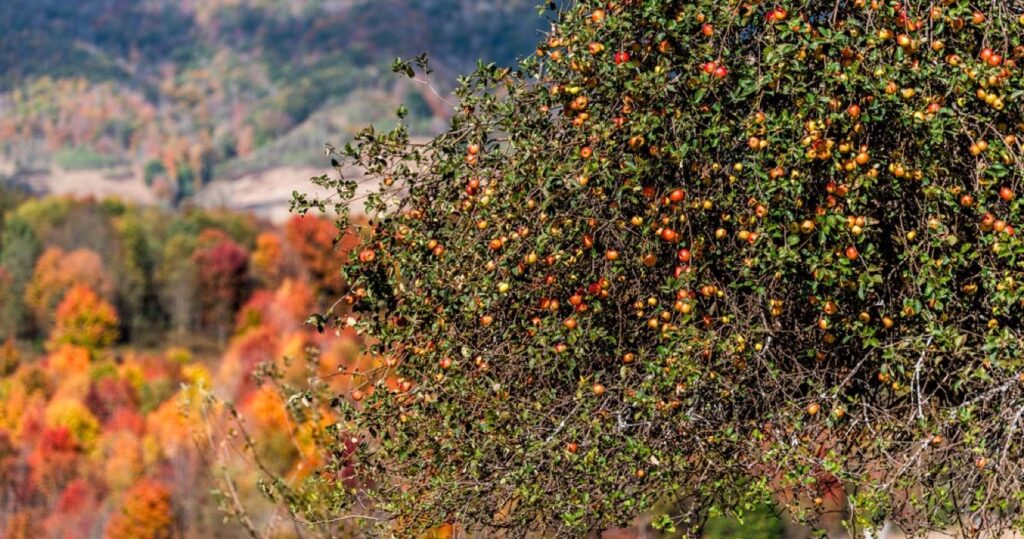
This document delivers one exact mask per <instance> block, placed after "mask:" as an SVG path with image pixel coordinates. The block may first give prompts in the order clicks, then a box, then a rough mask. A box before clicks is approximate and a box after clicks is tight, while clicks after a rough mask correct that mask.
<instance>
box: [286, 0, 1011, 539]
mask: <svg viewBox="0 0 1024 539" xmlns="http://www.w3.org/2000/svg"><path fill="white" fill-rule="evenodd" d="M1020 7H1021V6H1020V5H1019V4H1018V3H1016V2H984V3H977V2H967V1H964V0H944V1H936V2H918V1H890V0H852V1H847V0H828V1H824V0H782V1H780V2H777V3H774V2H758V1H735V0H715V1H711V0H693V1H687V2H683V1H669V0H618V1H612V2H597V1H592V0H587V1H584V0H580V1H577V2H571V3H568V5H565V6H562V7H561V8H560V10H559V11H558V12H557V14H556V15H555V16H554V22H553V25H552V30H551V33H550V34H549V36H548V37H547V38H546V40H545V41H544V42H543V43H541V44H540V45H539V46H538V48H537V51H536V55H535V56H533V57H531V58H528V59H526V60H525V61H523V62H522V64H521V65H520V66H519V68H518V69H501V68H498V67H495V66H490V65H486V66H481V68H480V69H479V70H478V71H477V72H476V73H475V74H474V75H472V76H470V77H468V78H466V79H465V80H464V81H463V84H462V86H461V88H460V90H459V92H458V99H459V100H460V102H459V105H458V106H459V107H460V110H459V112H458V114H457V115H456V116H455V118H454V120H453V122H452V125H451V128H450V130H449V131H447V132H446V133H444V134H442V135H440V136H438V137H437V138H435V139H433V140H431V141H429V142H427V143H425V144H414V143H412V142H410V140H409V139H408V137H407V136H406V133H405V131H404V130H403V129H402V128H401V127H399V128H398V129H396V130H395V131H393V132H387V133H380V132H373V131H367V132H364V133H363V134H361V135H360V136H359V137H358V138H357V140H356V141H355V142H354V143H353V144H351V145H349V146H348V147H346V148H345V149H344V150H343V151H339V152H338V153H337V154H335V155H334V157H335V158H336V159H338V160H339V162H338V167H339V170H341V171H342V172H346V171H347V168H346V167H356V168H359V169H360V170H361V172H363V173H366V174H368V175H369V176H370V177H372V178H375V179H378V180H380V182H381V190H380V192H379V193H374V194H372V195H370V196H368V197H367V200H366V209H367V212H368V214H369V215H371V217H372V219H373V221H371V228H372V234H371V235H369V236H368V238H369V239H368V240H367V242H366V244H365V245H364V246H363V247H362V248H361V250H359V249H357V252H358V256H353V257H352V258H351V260H350V261H349V263H348V264H347V265H346V266H345V267H344V270H343V273H344V275H345V277H346V281H347V282H348V283H349V293H348V294H347V295H346V296H344V298H342V299H343V300H344V302H342V303H341V304H340V306H339V310H336V311H334V313H333V314H334V315H336V316H333V317H332V316H316V317H314V320H315V321H317V322H320V323H323V322H326V321H328V320H334V322H335V323H337V324H339V325H352V326H355V327H356V328H357V329H358V330H359V331H360V332H361V333H362V334H363V335H366V336H368V337H369V338H370V339H369V340H368V341H367V342H370V343H372V349H373V352H374V353H376V354H380V355H382V356H384V357H386V358H388V361H387V362H386V363H385V364H383V365H382V366H381V367H380V368H379V369H375V370H373V371H367V372H363V373H361V374H359V375H358V376H357V379H358V380H359V381H360V383H359V384H357V385H356V389H354V390H353V391H352V392H351V393H349V394H345V395H342V396H341V397H342V398H338V399H335V400H334V402H333V405H334V406H336V407H337V408H339V409H340V410H341V411H342V412H343V413H344V416H345V418H346V420H345V422H343V423H342V424H340V425H339V427H340V430H339V432H342V433H343V434H339V435H338V436H339V437H338V438H337V439H338V440H342V439H343V440H344V444H347V445H342V442H340V441H339V442H335V445H337V446H339V447H337V448H335V449H336V450H337V451H335V452H334V453H333V454H334V455H343V457H337V458H336V459H334V460H333V461H329V462H328V467H331V466H334V467H338V466H343V465H344V466H350V465H352V466H355V470H356V471H355V472H354V473H355V474H356V477H359V478H361V480H360V481H355V482H354V481H352V480H351V479H352V477H353V476H352V475H351V474H352V471H351V469H348V468H347V469H348V470H349V471H348V472H347V473H346V474H342V476H344V477H345V478H346V480H347V482H346V485H347V486H342V485H340V484H339V485H337V488H336V490H335V492H336V493H337V494H339V496H338V497H337V498H334V499H332V500H334V501H336V502H337V506H331V507H322V506H320V507H315V506H309V505H305V506H303V507H298V508H297V509H298V510H299V512H301V513H304V514H306V515H308V516H310V518H315V517H318V516H319V517H323V516H325V514H330V513H344V512H345V511H348V510H354V509H351V507H354V504H358V505H359V506H360V507H362V506H364V505H365V504H367V503H369V504H372V507H373V508H375V511H376V512H375V513H374V514H375V515H377V517H376V518H383V519H384V520H383V522H385V523H387V524H388V525H394V526H395V528H393V529H398V530H401V531H400V534H401V535H411V534H412V533H413V532H415V531H418V530H423V529H428V528H433V527H437V526H440V525H442V524H444V523H446V522H447V523H453V524H455V525H457V526H460V527H462V529H466V530H470V531H473V530H476V531H485V532H487V533H493V532H495V531H496V530H495V528H500V529H503V530H506V532H507V533H509V534H510V535H512V536H520V534H521V533H523V532H525V531H542V530H543V531H546V532H548V533H555V534H560V535H582V534H584V533H585V532H587V531H593V530H600V529H606V528H609V527H613V526H616V525H623V524H627V523H628V522H630V521H631V519H632V518H634V517H635V516H636V515H638V514H642V513H644V512H651V511H653V512H654V513H653V514H654V515H655V517H654V519H653V523H654V525H655V526H656V527H661V528H671V527H674V528H676V529H696V528H698V527H699V526H700V524H701V523H702V522H703V520H704V519H705V518H706V517H707V516H708V515H709V514H712V513H715V512H723V511H724V512H727V513H737V512H741V511H743V510H744V509H746V508H749V507H751V506H753V505H756V504H757V503H759V502H770V503H774V504H778V505H779V506H780V507H784V508H786V509H788V510H789V512H790V515H791V516H793V517H794V518H797V519H799V520H804V521H807V522H811V523H813V522H815V521H816V519H817V517H818V516H820V514H822V513H824V512H826V511H833V512H834V511H837V510H838V511H840V512H842V513H843V515H844V518H845V519H847V520H848V524H847V526H848V527H850V528H853V529H855V530H861V529H865V528H874V527H880V526H881V525H882V524H883V523H884V522H886V521H891V522H893V523H895V524H897V525H899V526H901V527H902V528H903V529H904V530H905V531H907V532H909V533H920V532H923V531H925V530H928V529H940V530H946V531H950V532H952V533H956V534H959V535H964V536H973V535H976V534H977V533H979V531H981V530H993V529H1003V528H1005V527H1008V526H1016V527H1017V528H1018V529H1019V528H1022V527H1024V513H1022V507H1021V503H1022V501H1024V499H1022V497H1024V494H1022V493H1024V486H1022V485H1021V481H1022V478H1024V469H1022V464H1024V424H1022V415H1024V355H1022V350H1024V340H1022V331H1024V327H1022V322H1024V320H1022V318H1021V313H1022V304H1024V288H1022V286H1024V274H1022V267H1024V266H1022V262H1021V260H1022V258H1021V257H1022V255H1024V243H1022V242H1021V240H1020V239H1019V238H1018V237H1017V236H1016V234H1015V227H1016V226H1019V224H1020V221H1021V217H1022V207H1021V202H1020V199H1018V198H1017V194H1018V193H1021V192H1024V191H1022V189H1024V186H1022V185H1021V181H1022V168H1021V164H1020V159H1021V146H1020V139H1019V137H1020V132H1021V130H1022V129H1024V124H1022V120H1024V118H1022V112H1021V111H1022V109H1021V102H1020V98H1021V95H1022V93H1024V92H1022V84H1021V83H1022V77H1021V75H1022V71H1021V66H1019V65H1018V62H1020V61H1022V60H1024V45H1022V43H1021V38H1022V36H1024V17H1022V15H1021V9H1020ZM396 67H397V68H399V70H401V71H405V72H407V73H408V74H410V75H413V74H414V73H415V67H417V66H414V65H410V64H402V63H399V64H398V65H396ZM418 67H423V66H418ZM320 182H321V183H325V184H327V185H329V186H331V187H334V188H336V189H337V191H338V197H337V198H335V199H333V200H314V199H311V198H306V197H301V196H300V197H299V199H298V201H297V202H298V205H299V206H300V207H302V208H307V209H308V208H312V207H320V208H321V209H323V208H324V207H325V206H327V205H329V204H334V205H335V207H336V209H339V210H341V211H342V213H343V214H344V213H345V212H346V211H347V210H348V209H349V208H348V206H349V205H355V204H353V203H355V202H356V201H357V199H358V198H359V197H361V196H362V195H359V197H357V195H356V189H355V184H354V182H352V181H350V180H348V179H346V178H345V176H344V174H343V175H342V177H340V178H338V179H329V178H322V179H320ZM356 210H358V208H356ZM342 220H343V221H344V218H343V219H342ZM342 224H344V223H342ZM344 305H350V306H351V307H349V308H347V309H344V310H343V309H342V308H341V306H344ZM353 440H358V441H359V447H358V449H357V450H356V451H355V454H354V455H352V454H350V453H351V442H352V441H353ZM320 477H324V476H320ZM332 503H333V502H332ZM488 530H489V531H488Z"/></svg>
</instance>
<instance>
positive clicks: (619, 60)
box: [615, 51, 629, 65]
mask: <svg viewBox="0 0 1024 539" xmlns="http://www.w3.org/2000/svg"><path fill="white" fill-rule="evenodd" d="M628 61H629V53H628V52H626V51H618V52H616V53H615V64H616V65H618V64H624V63H626V62H628Z"/></svg>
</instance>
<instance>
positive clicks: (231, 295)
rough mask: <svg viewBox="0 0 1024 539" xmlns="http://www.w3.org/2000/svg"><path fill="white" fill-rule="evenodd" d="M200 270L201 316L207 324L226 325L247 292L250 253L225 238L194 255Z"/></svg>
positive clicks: (197, 270)
mask: <svg viewBox="0 0 1024 539" xmlns="http://www.w3.org/2000/svg"><path fill="white" fill-rule="evenodd" d="M192 261H193V263H194V264H195V267H196V272H197V276H196V277H197V284H198V289H199V301H200V304H201V306H202V319H203V323H204V325H206V326H207V327H223V326H225V325H227V324H229V323H230V317H231V315H232V313H234V312H235V309H237V308H238V306H239V304H240V303H241V302H242V299H243V297H244V295H245V287H246V274H247V272H248V267H249V255H248V253H246V251H245V249H243V248H242V247H241V246H239V245H238V244H237V243H235V242H233V241H231V240H230V239H227V238H224V239H221V240H220V241H219V242H217V243H215V244H213V245H212V246H210V247H204V248H200V249H197V250H196V251H195V253H194V254H193V255H192Z"/></svg>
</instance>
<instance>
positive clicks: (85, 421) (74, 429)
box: [45, 398, 100, 450]
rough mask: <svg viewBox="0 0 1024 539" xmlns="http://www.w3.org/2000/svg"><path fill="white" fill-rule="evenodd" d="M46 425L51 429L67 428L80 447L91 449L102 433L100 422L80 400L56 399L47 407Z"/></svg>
mask: <svg viewBox="0 0 1024 539" xmlns="http://www.w3.org/2000/svg"><path fill="white" fill-rule="evenodd" d="M45 418H46V424H47V425H50V426H51V427H66V428H67V429H68V431H70V432H71V436H72V437H74V439H75V441H76V442H78V445H80V446H81V447H83V448H85V449H86V450H88V449H91V448H92V447H93V445H94V444H95V442H96V438H97V436H98V435H99V432H100V422H99V421H98V420H97V419H96V417H95V416H93V415H92V413H91V412H90V411H89V409H88V408H86V407H85V405H84V404H82V403H81V402H80V401H78V400H74V399H69V398H59V399H54V400H53V401H52V402H51V403H50V405H49V406H47V407H46V414H45Z"/></svg>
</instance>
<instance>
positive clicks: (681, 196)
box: [668, 189, 686, 203]
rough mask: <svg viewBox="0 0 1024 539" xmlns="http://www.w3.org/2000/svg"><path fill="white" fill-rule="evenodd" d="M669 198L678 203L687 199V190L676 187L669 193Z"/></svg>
mask: <svg viewBox="0 0 1024 539" xmlns="http://www.w3.org/2000/svg"><path fill="white" fill-rule="evenodd" d="M668 199H669V200H671V201H672V202H676V203H678V202H682V201H683V200H685V199H686V191H683V190H682V189H674V190H673V191H672V192H671V193H669V195H668Z"/></svg>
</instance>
